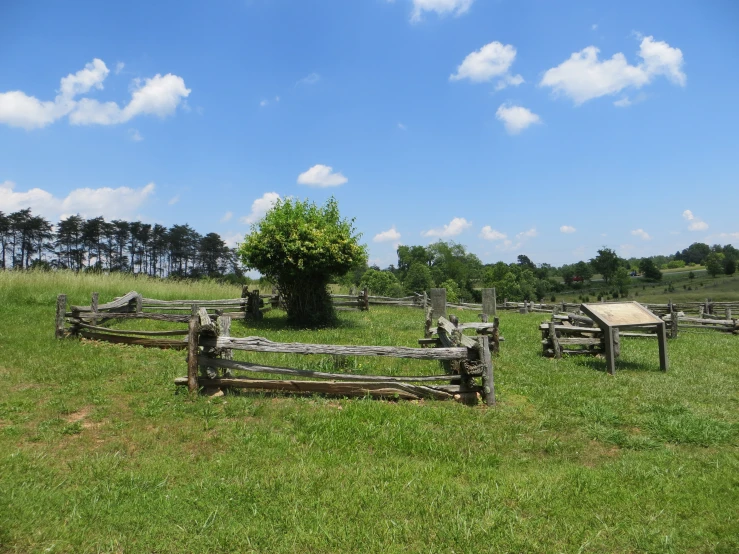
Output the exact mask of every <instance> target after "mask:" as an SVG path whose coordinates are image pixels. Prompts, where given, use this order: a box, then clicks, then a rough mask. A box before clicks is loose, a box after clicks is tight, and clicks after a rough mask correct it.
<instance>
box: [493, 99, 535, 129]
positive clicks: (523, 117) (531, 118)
mask: <svg viewBox="0 0 739 554" xmlns="http://www.w3.org/2000/svg"><path fill="white" fill-rule="evenodd" d="M495 117H496V118H498V119H499V120H500V121H502V122H503V124H504V125H505V128H506V131H508V133H509V134H511V135H517V134H518V133H520V132H521V131H523V130H524V129H526V128H527V127H528V126H529V125H533V124H534V123H541V118H540V117H539V116H538V115H536V114H535V113H533V112H532V111H531V110H529V109H528V108H524V107H523V106H514V105H511V104H501V105H500V107H499V108H498V111H496V112H495Z"/></svg>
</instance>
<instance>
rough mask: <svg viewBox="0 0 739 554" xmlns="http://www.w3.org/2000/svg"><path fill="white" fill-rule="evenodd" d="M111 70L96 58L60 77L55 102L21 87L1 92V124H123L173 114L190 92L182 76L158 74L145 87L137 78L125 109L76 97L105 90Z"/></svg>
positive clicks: (29, 127) (40, 125)
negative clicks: (64, 119) (63, 120)
mask: <svg viewBox="0 0 739 554" xmlns="http://www.w3.org/2000/svg"><path fill="white" fill-rule="evenodd" d="M109 73H110V70H109V69H108V67H107V66H106V65H105V63H104V62H103V61H102V60H100V59H98V58H95V59H94V60H93V61H91V62H90V63H88V64H86V65H85V67H84V69H81V70H79V71H78V72H77V73H74V74H72V73H70V74H69V75H67V76H66V77H63V78H62V79H61V81H60V86H59V93H58V94H57V96H56V97H55V98H54V100H53V101H41V100H39V99H37V98H36V97H34V96H28V95H27V94H25V93H24V92H22V91H19V90H15V91H9V92H4V93H0V123H5V124H7V125H10V126H12V127H22V128H24V129H29V130H30V129H35V128H40V127H46V126H47V125H50V124H51V123H54V122H55V121H57V120H59V119H61V118H62V117H65V116H67V115H69V121H70V123H73V124H79V125H85V124H100V125H109V124H113V123H123V122H126V121H128V120H130V119H131V118H133V117H135V116H137V115H141V114H150V115H158V116H159V117H164V116H166V115H170V114H171V113H173V112H174V110H175V109H176V107H177V105H178V104H179V103H180V101H181V100H182V99H183V98H185V97H187V96H188V95H189V94H190V90H189V89H187V88H185V82H184V81H183V80H182V78H181V77H178V76H176V75H172V74H168V75H165V76H164V77H162V76H161V75H158V74H157V75H155V76H154V77H152V78H151V79H146V82H145V84H144V86H138V85H140V83H139V82H138V81H135V82H136V83H137V86H136V87H135V89H134V91H133V94H132V97H131V101H130V102H129V104H128V105H127V106H126V107H125V108H123V109H121V108H120V107H119V106H118V104H116V103H115V102H103V103H101V102H99V101H98V100H94V99H91V98H82V99H81V100H76V97H77V96H79V95H82V94H87V93H88V92H90V91H91V90H92V89H96V90H102V89H103V81H105V79H106V78H107V77H108V74H109Z"/></svg>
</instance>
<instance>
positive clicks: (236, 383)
mask: <svg viewBox="0 0 739 554" xmlns="http://www.w3.org/2000/svg"><path fill="white" fill-rule="evenodd" d="M175 383H176V384H182V380H181V379H177V380H175ZM198 384H199V385H200V386H203V387H234V388H242V389H256V390H277V391H284V392H297V393H319V394H331V395H338V396H350V397H357V396H358V397H364V396H372V397H377V398H395V397H397V398H402V399H407V400H419V399H421V398H432V399H436V400H450V399H452V398H453V395H452V394H450V393H448V392H445V391H442V390H438V389H434V388H431V387H424V386H421V385H409V384H407V383H394V382H379V383H375V382H359V383H354V382H351V383H348V382H331V381H328V382H326V381H292V380H278V379H245V378H237V377H232V378H228V377H224V378H220V379H206V378H200V379H199V380H198Z"/></svg>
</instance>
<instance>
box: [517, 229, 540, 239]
mask: <svg viewBox="0 0 739 554" xmlns="http://www.w3.org/2000/svg"><path fill="white" fill-rule="evenodd" d="M538 234H539V233H538V232H537V231H536V227H532V228H531V229H529V230H528V231H521V232H520V233H518V234H517V235H516V239H517V240H521V239H532V238H534V237H535V236H537V235H538Z"/></svg>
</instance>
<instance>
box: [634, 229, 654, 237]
mask: <svg viewBox="0 0 739 554" xmlns="http://www.w3.org/2000/svg"><path fill="white" fill-rule="evenodd" d="M631 234H632V235H634V236H635V237H639V238H640V239H642V240H652V237H650V236H649V233H647V232H646V231H645V230H644V229H634V230H633V231H631Z"/></svg>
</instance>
